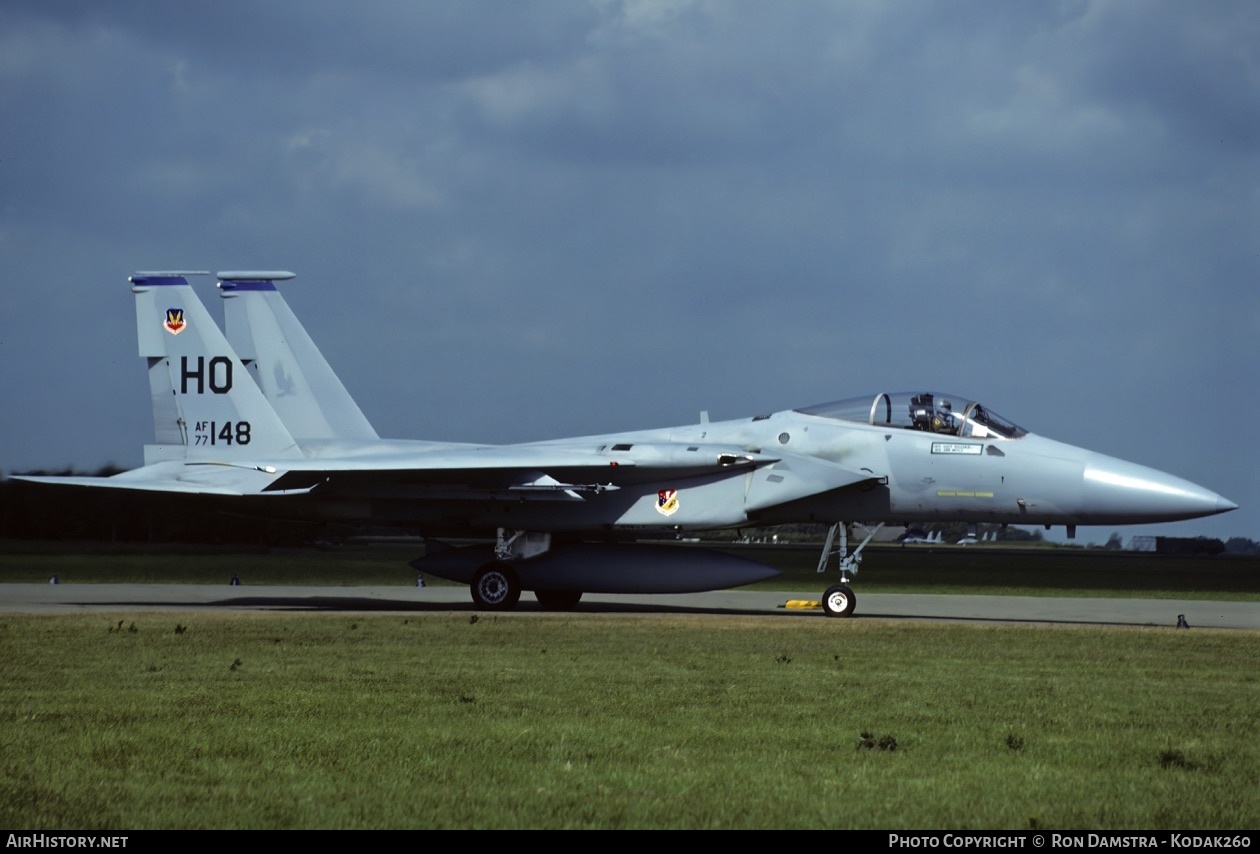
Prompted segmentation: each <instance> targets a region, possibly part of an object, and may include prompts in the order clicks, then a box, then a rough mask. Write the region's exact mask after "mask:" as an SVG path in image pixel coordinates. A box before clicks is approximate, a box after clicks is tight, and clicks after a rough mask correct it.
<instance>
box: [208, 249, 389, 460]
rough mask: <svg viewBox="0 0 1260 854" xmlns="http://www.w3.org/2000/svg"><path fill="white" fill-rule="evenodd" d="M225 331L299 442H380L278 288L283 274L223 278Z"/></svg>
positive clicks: (230, 274) (254, 273)
mask: <svg viewBox="0 0 1260 854" xmlns="http://www.w3.org/2000/svg"><path fill="white" fill-rule="evenodd" d="M218 277H219V289H220V295H221V296H222V297H223V301H224V306H223V315H224V330H225V332H226V333H227V340H228V342H229V343H230V344H231V345H232V347H233V349H235V350H236V353H237V355H239V356H240V357H241V359H242V360H243V361H244V363H245V365H246V366H247V367H248V368H249V369H250V371H251V373H252V375H253V377H254V380H255V382H257V384H258V387H259V388H260V389H261V390H262V393H263V396H264V397H265V398H266V399H267V401H268V402H269V403H270V404H271V405H272V406H273V407H274V408H275V410H276V414H277V415H278V416H279V417H280V420H281V421H282V422H283V423H284V424H285V425H287V426H288V427H289V429H290V431H292V432H293V434H294V436H295V437H296V438H297V439H298V440H299V441H302V440H306V439H352V440H375V439H377V438H379V437H378V436H377V434H376V431H375V430H374V429H372V425H371V424H370V423H368V420H367V418H366V417H365V416H364V415H363V412H362V410H360V409H359V407H358V405H357V404H356V403H355V402H354V399H353V398H351V397H350V393H349V392H348V391H346V387H345V386H344V385H342V383H341V380H339V379H338V378H337V375H336V373H334V372H333V369H332V367H331V366H330V365H329V364H328V361H327V360H326V359H325V358H324V356H323V354H322V353H320V351H319V348H318V347H316V346H315V342H314V341H312V340H311V336H310V335H309V334H307V332H306V329H305V328H304V327H303V326H302V324H301V322H300V321H299V320H298V319H297V317H296V316H295V315H294V314H293V311H292V310H291V309H290V308H289V306H288V303H286V302H285V301H284V297H283V296H281V295H280V292H279V291H277V290H276V286H275V283H276V282H277V281H283V280H286V279H291V278H293V273H288V272H284V271H232V272H221V273H219V274H218Z"/></svg>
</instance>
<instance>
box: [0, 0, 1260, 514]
mask: <svg viewBox="0 0 1260 854" xmlns="http://www.w3.org/2000/svg"><path fill="white" fill-rule="evenodd" d="M1258 18H1260V16H1256V15H1255V13H1254V12H1253V11H1252V10H1251V8H1250V4H1247V3H1221V2H1212V3H1206V4H1196V5H1194V6H1185V7H1182V6H1178V5H1174V4H1166V5H1160V6H1151V5H1150V4H1147V3H1137V2H1065V3H1054V4H1035V5H1033V4H1011V3H976V4H969V5H965V6H958V5H956V4H948V5H947V4H935V5H932V4H879V3H875V4H867V3H809V2H797V3H787V4H765V3H760V2H716V3H708V2H651V0H643V2H591V3H571V2H539V3H499V2H487V3H471V2H461V3H416V2H402V3H372V4H362V5H359V6H351V5H346V4H342V3H318V2H315V3H225V4H214V5H209V6H187V5H182V4H167V3H138V2H133V3H122V4H109V5H102V4H96V3H83V4H73V3H57V4H43V3H21V2H14V3H8V4H5V6H4V7H3V8H2V9H0V109H3V110H4V114H5V115H4V119H5V120H4V121H3V122H0V271H2V272H3V274H4V277H5V289H6V304H5V312H4V313H3V316H2V317H0V355H3V356H4V357H5V358H4V359H3V364H4V367H3V368H0V382H2V388H3V392H4V394H5V397H6V400H20V401H23V402H24V405H23V406H20V407H10V408H9V409H8V410H7V411H6V413H5V415H4V418H3V422H2V424H0V428H2V432H0V435H3V436H4V446H3V451H4V460H3V463H4V465H5V468H6V469H7V470H14V469H22V468H30V467H34V466H55V465H64V464H68V463H73V464H77V465H79V466H81V467H92V466H95V465H99V464H101V463H103V462H105V461H107V460H110V459H115V460H118V461H120V462H125V463H131V464H134V463H136V462H138V447H139V444H140V442H141V441H143V439H144V438H146V437H147V436H148V434H149V431H150V425H149V415H148V412H147V409H146V403H145V399H144V388H143V380H142V379H141V373H140V370H139V366H138V365H137V364H135V361H136V360H135V357H134V343H133V342H134V337H133V336H134V330H133V329H132V324H133V320H132V318H131V307H130V305H129V296H128V295H127V293H126V292H125V277H126V275H127V274H128V273H130V272H131V271H133V270H135V269H137V268H153V267H186V266H189V265H192V266H198V267H201V266H208V267H210V268H211V269H214V268H216V267H217V268H227V267H249V266H253V267H290V268H293V269H295V270H296V271H297V272H298V273H299V274H300V278H299V279H298V281H297V282H294V283H293V284H292V285H291V286H290V287H289V288H288V289H287V290H286V294H287V295H288V297H289V300H290V302H291V303H292V304H293V305H294V307H295V310H296V311H297V312H298V314H299V316H300V317H302V318H303V320H304V321H305V322H306V323H307V326H308V328H309V329H310V331H311V333H312V335H313V336H314V337H315V339H316V340H317V341H318V342H319V343H320V345H321V347H322V348H323V349H324V351H325V353H326V354H327V355H328V356H329V358H330V360H331V361H332V362H333V363H334V365H335V366H336V367H337V368H338V370H339V371H340V373H341V374H342V377H343V379H344V380H345V381H346V383H347V385H348V386H349V387H350V388H351V389H352V391H353V392H354V393H355V395H356V397H357V398H358V399H359V400H360V403H361V404H362V406H363V408H364V410H365V411H366V412H367V413H368V415H369V416H370V417H371V418H372V419H373V420H374V422H375V423H376V425H377V427H378V429H379V430H380V431H381V432H382V433H383V434H389V435H398V436H422V437H428V438H447V439H470V440H471V439H475V440H485V441H512V440H517V439H537V438H545V437H548V436H556V435H566V434H576V433H583V432H595V431H603V430H613V429H621V428H626V429H628V428H632V427H646V426H656V425H661V424H668V423H678V422H681V421H685V420H688V419H691V418H695V417H696V414H697V412H698V411H699V410H700V409H702V408H704V409H709V410H711V411H712V413H713V416H714V417H715V418H718V417H735V416H738V415H745V414H750V413H752V412H755V411H763V410H769V409H772V408H782V407H788V406H793V405H801V404H805V403H810V402H815V401H818V400H821V399H826V398H838V397H846V396H850V395H853V394H860V393H865V392H867V391H872V392H873V391H877V390H885V389H888V390H900V389H904V388H907V387H910V386H916V385H921V386H939V387H944V388H947V389H952V390H957V391H962V392H964V393H970V394H975V395H978V396H982V397H984V398H985V400H986V402H987V403H989V404H990V405H992V406H994V407H995V408H997V409H998V410H999V411H1001V412H1002V413H1003V414H1005V415H1007V416H1008V417H1011V418H1014V419H1015V420H1017V421H1020V422H1022V423H1024V425H1025V426H1027V427H1030V428H1031V429H1033V430H1035V431H1038V432H1043V433H1045V434H1047V435H1050V436H1052V437H1054V438H1059V439H1063V440H1065V441H1069V442H1073V443H1077V444H1082V445H1086V446H1088V447H1091V448H1095V449H1097V450H1100V451H1103V452H1107V453H1112V454H1116V455H1119V456H1122V457H1126V458H1130V459H1134V460H1135V461H1137V462H1142V463H1147V464H1151V465H1155V466H1157V467H1159V468H1164V469H1166V470H1169V471H1172V472H1174V473H1177V474H1181V475H1184V476H1187V477H1190V478H1192V479H1195V480H1198V481H1200V482H1203V483H1204V484H1206V485H1208V486H1210V487H1211V488H1213V489H1216V490H1218V491H1220V492H1221V493H1223V494H1225V495H1227V496H1229V497H1230V498H1232V499H1234V500H1235V501H1238V502H1239V503H1240V504H1243V505H1244V510H1242V511H1239V512H1237V513H1234V514H1230V515H1228V516H1226V517H1222V518H1221V519H1219V520H1212V521H1210V522H1205V523H1202V524H1200V523H1186V524H1187V525H1194V526H1196V527H1194V530H1196V531H1198V530H1204V531H1209V530H1211V531H1217V532H1239V533H1243V532H1246V533H1249V535H1252V536H1257V535H1260V530H1257V529H1258V528H1260V523H1258V522H1256V519H1257V517H1256V516H1254V515H1245V514H1247V513H1254V512H1255V511H1249V510H1248V509H1247V508H1248V507H1254V506H1256V503H1257V500H1260V495H1257V487H1256V484H1255V479H1254V477H1253V476H1252V475H1250V473H1249V472H1250V469H1251V468H1252V467H1253V465H1251V464H1253V463H1254V458H1255V455H1254V453H1252V452H1251V451H1249V450H1248V448H1249V447H1250V439H1249V436H1248V435H1247V433H1246V431H1245V430H1244V429H1243V428H1242V427H1241V425H1243V424H1247V423H1255V422H1256V421H1257V420H1260V411H1258V410H1257V406H1258V405H1257V404H1256V403H1255V402H1253V398H1254V395H1248V394H1246V393H1243V392H1242V390H1243V389H1248V388H1254V387H1255V385H1256V380H1257V373H1256V367H1255V366H1256V356H1257V352H1256V345H1255V343H1254V342H1255V341H1256V340H1257V336H1258V335H1260V300H1258V297H1257V296H1256V290H1255V287H1254V281H1255V278H1256V274H1257V267H1258V266H1260V265H1258V263H1257V261H1258V260H1260V259H1258V258H1257V252H1256V250H1255V249H1254V248H1253V247H1254V242H1255V226H1256V223H1257V222H1258V221H1260V210H1258V208H1260V201H1258V199H1260V194H1258V193H1257V189H1258V188H1260V159H1258V157H1257V153H1256V152H1257V151H1260V147H1257V145H1256V131H1257V127H1258V125H1260V107H1258V106H1257V105H1260V62H1258V57H1257V48H1256V47H1255V46H1256V45H1257V44H1260V32H1258V31H1257V28H1258V24H1257V20H1258ZM208 284H209V283H207V286H206V287H205V288H204V289H203V290H202V295H203V298H204V299H205V300H206V301H207V303H210V304H211V305H213V303H214V302H216V300H215V298H214V296H213V294H212V291H211V289H210V288H209V286H208ZM1170 410H1171V413H1170ZM1208 424H1210V425H1211V428H1212V429H1211V439H1210V440H1208V439H1205V438H1204V433H1206V432H1208V431H1207V430H1206V425H1208ZM1240 460H1241V461H1242V462H1243V463H1246V465H1243V464H1240ZM1244 470H1246V472H1248V473H1246V474H1244V473H1243V471H1244ZM1105 533H1106V532H1104V535H1105Z"/></svg>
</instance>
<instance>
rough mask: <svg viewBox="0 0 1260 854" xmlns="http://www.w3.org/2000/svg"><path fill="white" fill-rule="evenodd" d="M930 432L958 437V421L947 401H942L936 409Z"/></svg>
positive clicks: (951, 405)
mask: <svg viewBox="0 0 1260 854" xmlns="http://www.w3.org/2000/svg"><path fill="white" fill-rule="evenodd" d="M932 430H933V431H935V432H937V433H948V434H949V435H951V436H956V435H958V421H957V419H956V418H955V417H954V407H953V404H951V403H950V402H949V401H948V400H942V401H941V402H940V404H939V405H938V406H937V407H936V415H935V416H933V418H932Z"/></svg>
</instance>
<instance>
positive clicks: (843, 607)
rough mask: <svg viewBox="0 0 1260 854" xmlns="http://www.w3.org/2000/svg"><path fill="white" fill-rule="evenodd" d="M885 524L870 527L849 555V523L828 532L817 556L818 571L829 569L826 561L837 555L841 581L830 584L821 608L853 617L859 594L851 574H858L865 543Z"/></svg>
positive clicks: (840, 523) (834, 615)
mask: <svg viewBox="0 0 1260 854" xmlns="http://www.w3.org/2000/svg"><path fill="white" fill-rule="evenodd" d="M882 527H884V523H883V522H880V523H879V524H878V525H876V526H875V527H874V528H871V529H868V531H869V533H868V534H867V535H866V539H864V540H862V543H861V544H860V545H859V546H858V547H857V548H856V549H854V550H853V553H852V554H849V523H847V522H837V523H836V524H834V525H832V526H831V528H830V529H829V530H828V531H827V542H826V543H824V544H823V550H822V555H821V556H820V557H819V558H818V571H819V572H826V571H827V564H829V563H830V562H831V556H832V555H836V556H837V558H838V560H839V562H840V583H839V584H833V585H832V586H830V587H828V588H827V592H826V593H824V594H823V599H822V609H823V613H824V614H826V615H827V616H828V617H851V616H853V609H854V608H855V607H856V606H857V597H856V596H854V595H853V590H852V589H850V587H849V576H850V575H857V571H858V564H860V563H861V562H862V549H864V548H866V544H867V543H869V542H870V541H871V540H872V539H873V538H874V536H875V535H876V534H877V533H878V532H879V529H880V528H882ZM837 534H839V537H840V543H839V545H837V544H836V535H837Z"/></svg>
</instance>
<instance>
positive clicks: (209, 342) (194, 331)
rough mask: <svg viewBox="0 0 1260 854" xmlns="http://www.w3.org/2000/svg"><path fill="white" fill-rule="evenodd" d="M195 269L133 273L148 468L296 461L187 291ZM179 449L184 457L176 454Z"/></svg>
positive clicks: (295, 451) (279, 426)
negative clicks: (150, 438)
mask: <svg viewBox="0 0 1260 854" xmlns="http://www.w3.org/2000/svg"><path fill="white" fill-rule="evenodd" d="M188 275H195V273H193V272H186V271H175V272H156V273H137V274H136V275H134V276H132V277H131V290H132V292H133V293H134V294H135V296H136V330H137V336H138V341H139V347H140V355H141V356H143V357H145V359H146V360H147V362H148V368H149V389H150V394H151V396H152V399H153V415H154V428H155V434H156V440H157V445H156V446H151V447H150V448H146V463H152V462H157V461H160V460H169V459H179V458H180V457H181V456H182V458H183V459H184V461H186V462H190V463H197V462H200V463H223V464H229V465H231V464H242V465H248V464H249V461H250V460H255V459H267V460H283V459H301V458H302V457H303V454H302V452H301V451H300V450H299V448H298V446H297V443H296V442H295V441H294V439H293V436H292V435H291V434H290V432H289V431H288V429H286V427H285V425H284V423H283V422H282V421H281V419H280V418H279V416H277V415H276V412H275V410H274V409H273V408H272V407H271V405H270V404H269V403H268V402H267V400H266V398H265V397H264V396H263V393H262V391H261V390H260V389H259V387H258V385H257V384H256V383H255V382H254V380H253V378H252V377H250V375H249V372H248V370H247V369H246V367H245V365H244V363H242V361H241V360H240V358H239V357H238V356H237V354H236V352H235V351H234V350H233V349H232V347H231V346H230V345H229V344H228V341H227V339H226V338H225V337H224V335H223V333H222V332H221V331H220V330H219V327H218V325H217V324H216V323H215V322H214V319H213V318H211V317H210V314H209V312H208V311H206V308H205V306H204V305H202V303H201V300H200V299H198V298H197V295H196V294H195V293H194V292H193V289H192V288H191V287H190V286H189V284H188V280H187V279H186V278H185V276H188ZM180 451H182V454H181V453H180Z"/></svg>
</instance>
